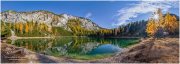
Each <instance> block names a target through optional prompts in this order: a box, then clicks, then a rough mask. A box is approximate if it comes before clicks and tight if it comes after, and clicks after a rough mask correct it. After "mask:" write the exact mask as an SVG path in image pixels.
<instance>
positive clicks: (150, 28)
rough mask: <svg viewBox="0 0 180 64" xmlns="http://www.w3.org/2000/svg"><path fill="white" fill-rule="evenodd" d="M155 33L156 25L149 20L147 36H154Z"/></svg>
mask: <svg viewBox="0 0 180 64" xmlns="http://www.w3.org/2000/svg"><path fill="white" fill-rule="evenodd" d="M156 31H157V24H156V22H155V21H154V20H153V19H150V20H149V21H148V23H147V27H146V32H147V33H148V36H154V34H155V33H156Z"/></svg>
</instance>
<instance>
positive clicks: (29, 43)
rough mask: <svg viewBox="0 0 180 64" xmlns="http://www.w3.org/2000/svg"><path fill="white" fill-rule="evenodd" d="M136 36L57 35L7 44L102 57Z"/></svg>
mask: <svg viewBox="0 0 180 64" xmlns="http://www.w3.org/2000/svg"><path fill="white" fill-rule="evenodd" d="M138 42H139V40H138V39H136V38H89V37H57V38H53V39H18V40H15V41H9V42H8V43H9V44H13V45H16V46H18V47H24V48H27V49H29V50H32V51H35V52H37V53H41V54H46V55H51V56H56V57H61V56H65V57H69V58H78V59H89V58H96V59H97V58H102V57H106V56H108V55H113V54H115V53H117V52H121V51H122V49H123V48H126V47H128V46H130V45H133V44H136V43H138Z"/></svg>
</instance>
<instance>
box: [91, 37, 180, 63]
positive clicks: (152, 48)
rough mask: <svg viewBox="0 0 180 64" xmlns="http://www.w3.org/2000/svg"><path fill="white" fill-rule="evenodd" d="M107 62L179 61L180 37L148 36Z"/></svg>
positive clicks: (103, 60)
mask: <svg viewBox="0 0 180 64" xmlns="http://www.w3.org/2000/svg"><path fill="white" fill-rule="evenodd" d="M94 62H105V63H179V38H160V39H153V38H148V39H145V40H143V41H142V42H140V43H139V44H137V45H134V46H132V47H129V48H128V49H126V50H125V51H124V52H122V53H120V54H117V55H115V56H113V57H111V58H105V59H101V60H97V61H94Z"/></svg>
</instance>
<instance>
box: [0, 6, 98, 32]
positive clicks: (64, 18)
mask: <svg viewBox="0 0 180 64" xmlns="http://www.w3.org/2000/svg"><path fill="white" fill-rule="evenodd" d="M70 19H78V20H79V21H80V23H81V27H82V28H84V29H87V30H99V29H101V27H99V26H98V25H97V24H95V23H93V22H91V20H89V19H86V18H82V17H77V16H72V15H69V14H60V15H58V14H54V13H52V12H48V11H43V10H39V11H33V12H16V11H11V10H9V11H5V12H2V13H1V21H4V22H23V23H25V22H28V21H33V22H38V23H41V22H44V23H46V24H47V25H48V26H52V27H62V28H64V29H65V30H68V31H71V29H70V28H69V26H68V25H67V23H68V20H70Z"/></svg>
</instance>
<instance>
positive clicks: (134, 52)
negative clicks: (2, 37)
mask: <svg viewBox="0 0 180 64" xmlns="http://www.w3.org/2000/svg"><path fill="white" fill-rule="evenodd" d="M1 62H2V63H178V62H179V38H160V39H153V38H148V39H143V40H142V41H141V42H140V43H139V44H136V45H133V46H131V47H129V48H127V49H125V50H124V51H123V52H121V53H119V54H117V55H114V56H112V57H108V58H104V59H96V60H76V59H69V58H66V57H53V56H49V55H43V54H38V53H35V52H32V51H29V50H27V49H24V48H21V47H16V46H13V45H10V44H6V43H1Z"/></svg>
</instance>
